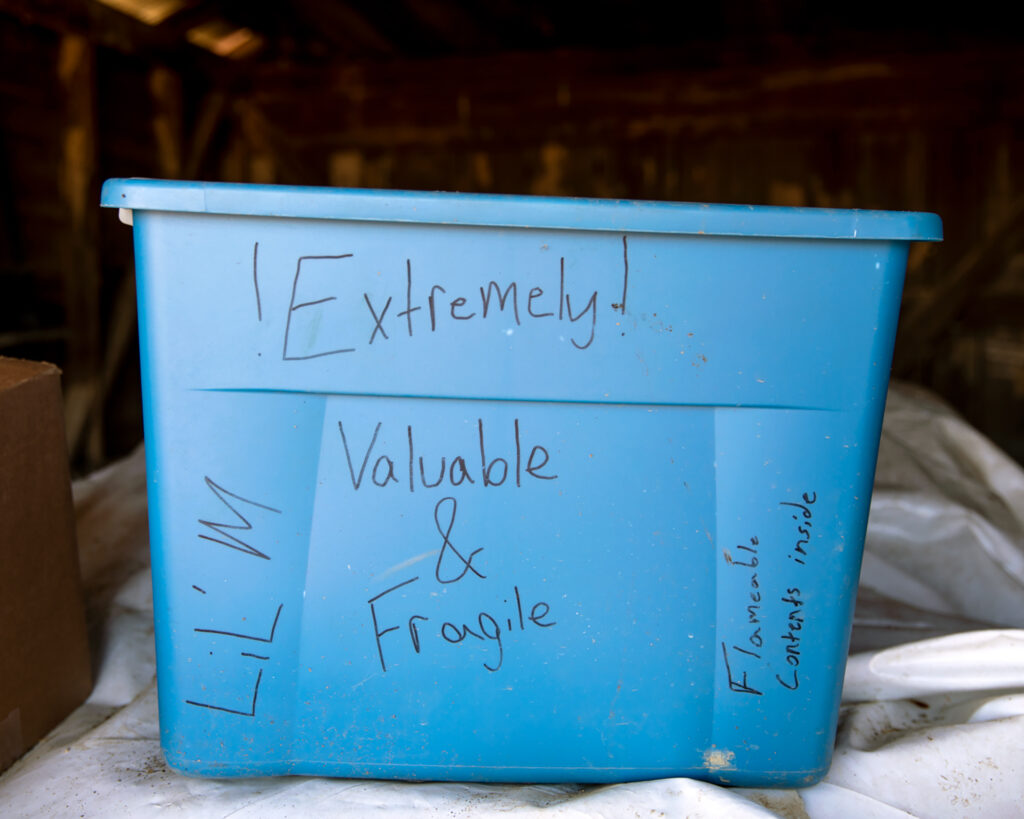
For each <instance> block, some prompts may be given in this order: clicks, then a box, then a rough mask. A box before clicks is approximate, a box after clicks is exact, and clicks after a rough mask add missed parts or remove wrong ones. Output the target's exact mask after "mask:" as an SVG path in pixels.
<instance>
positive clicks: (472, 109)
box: [0, 4, 1024, 468]
mask: <svg viewBox="0 0 1024 819" xmlns="http://www.w3.org/2000/svg"><path fill="white" fill-rule="evenodd" d="M44 5H45V4H44ZM51 5H52V4H51ZM102 30H103V31H107V30H108V29H107V28H104V29H102ZM890 39H891V38H890ZM894 42H898V38H897V39H896V40H894ZM193 51H194V50H193ZM193 51H187V50H186V51H182V52H174V51H173V50H172V51H168V50H167V48H166V46H164V47H163V48H162V49H156V50H152V49H148V48H147V43H146V42H145V41H141V44H140V41H138V40H132V39H131V38H127V39H125V40H124V42H123V43H121V41H120V40H118V39H117V38H116V37H114V36H113V35H110V36H97V35H96V28H95V24H94V25H93V27H92V28H91V29H89V30H88V31H84V32H83V30H82V26H81V24H80V23H76V22H75V21H74V20H70V19H69V18H64V17H61V15H59V14H56V13H55V14H53V15H51V16H49V17H46V18H45V19H44V18H41V17H38V16H36V17H33V16H31V15H29V14H28V13H27V12H26V13H22V14H8V15H6V16H5V14H4V13H3V4H0V182H2V183H3V188H4V197H3V203H2V211H0V217H2V219H0V353H3V352H5V351H6V352H8V353H18V354H24V355H31V356H38V357H46V358H50V359H52V360H56V361H57V362H58V363H60V364H61V365H62V366H63V367H64V368H65V375H66V379H65V381H66V383H65V386H66V390H67V398H68V424H69V427H68V429H69V437H70V440H71V443H72V447H73V450H74V452H75V455H76V463H78V465H79V466H80V467H81V468H86V467H88V466H94V465H96V464H98V463H101V462H102V461H104V460H105V459H107V458H109V457H111V456H113V455H116V454H118V453H120V452H122V451H124V449H125V448H127V447H128V446H130V445H131V444H132V443H133V442H134V441H135V440H137V439H138V437H139V436H140V435H141V431H140V427H139V413H138V398H137V378H138V375H137V370H136V364H135V355H136V352H135V348H134V346H133V345H134V336H133V334H134V326H133V323H132V322H133V320H134V316H133V313H132V309H133V308H132V299H131V293H132V284H133V282H132V274H131V269H132V268H131V259H130V254H131V247H130V231H129V230H128V229H127V228H125V227H123V226H121V225H119V224H117V222H116V217H115V216H114V214H113V213H112V212H103V213H100V212H99V210H98V208H97V207H96V202H97V198H98V184H99V182H100V181H101V179H102V178H104V177H108V176H164V177H184V178H203V179H223V180H234V181H253V182H279V183H289V184H314V185H324V184H329V185H340V186H369V187H382V188H414V189H415V188H418V189H446V190H462V191H493V192H503V193H538V194H558V195H570V196H605V197H628V198H648V199H666V200H686V201H706V202H740V203H753V204H779V205H812V206H827V207H862V208H884V209H913V210H930V211H935V212H938V213H940V214H941V215H942V217H943V219H944V221H945V226H946V235H947V240H946V242H945V243H944V244H943V245H941V246H924V245H922V246H919V247H917V248H915V250H914V252H913V254H912V258H911V272H910V276H909V279H908V284H907V291H906V296H905V300H904V310H903V316H902V327H901V333H900V338H899V341H898V348H897V360H896V368H897V373H898V374H900V375H901V376H903V377H906V378H910V379H912V380H916V381H918V382H920V383H923V384H925V385H926V386H930V387H932V388H934V389H936V390H938V391H939V392H940V393H942V394H943V395H945V396H946V397H947V398H948V399H949V400H950V401H951V402H952V403H953V404H954V405H955V406H957V407H958V408H959V409H960V410H961V411H962V412H964V413H966V414H967V415H968V417H969V418H970V419H971V420H972V421H974V422H975V423H976V424H978V425H979V426H980V427H981V428H982V429H983V430H985V431H986V432H988V433H989V434H990V435H992V436H993V437H994V438H996V439H997V440H998V441H999V442H1000V443H1002V444H1003V445H1004V446H1005V447H1007V448H1008V449H1009V450H1011V451H1012V452H1014V454H1016V455H1017V456H1018V457H1021V456H1022V455H1024V429H1022V425H1021V423H1020V420H1019V419H1020V418H1021V411H1022V409H1024V272H1022V271H1024V255H1022V252H1024V247H1022V239H1021V237H1024V198H1022V197H1024V60H1022V59H1021V58H1022V56H1024V44H1022V45H1021V46H1020V47H1018V46H1016V45H1015V44H1013V43H1012V42H1010V43H1008V42H1007V41H1006V39H1005V38H1003V39H1000V40H998V42H993V43H991V44H986V43H984V42H977V41H975V42H973V43H970V44H967V45H964V44H962V43H961V44H957V45H956V46H955V47H948V46H947V45H946V44H944V43H943V42H937V43H931V44H930V45H928V47H919V48H916V49H915V50H914V51H913V52H912V53H911V52H908V53H903V52H902V51H900V50H899V49H898V48H890V49H889V50H887V51H885V50H882V51H881V52H880V51H879V50H878V49H873V50H865V51H864V53H863V54H858V53H851V52H849V51H847V52H844V53H843V54H842V55H839V56H835V55H830V54H828V53H815V54H808V53H807V52H806V50H800V49H793V50H791V51H788V52H787V51H786V50H785V49H783V50H781V51H777V52H775V53H774V55H773V56H772V57H771V58H770V59H762V60H759V61H751V60H746V61H744V60H725V59H723V60H720V61H717V62H716V61H715V60H704V62H703V63H702V64H701V65H696V66H695V65H691V64H686V63H685V62H684V61H682V60H680V55H679V52H678V50H673V49H672V48H669V47H666V46H664V45H659V46H657V47H649V48H635V47H634V48H630V47H629V46H628V44H627V45H622V44H619V45H618V46H616V47H615V48H606V47H602V48H585V47H575V48H572V49H557V48H556V49H553V50H542V51H536V52H532V53H508V52H505V51H503V50H501V49H500V48H498V49H495V50H494V52H493V53H478V52H474V53H470V54H465V55H455V56H437V57H430V58H426V57H420V58H416V59H412V58H409V57H408V56H403V55H402V54H401V53H399V54H393V55H391V56H389V57H387V58H382V57H381V56H379V55H378V56H375V57H372V58H370V57H368V58H365V59H361V60H349V61H345V62H344V63H341V62H337V61H328V62H324V63H321V64H317V65H315V66H313V65H309V64H301V63H298V62H294V61H291V62H290V61H286V60H274V61H266V62H259V63H252V64H228V63H225V64H221V63H218V61H216V60H213V59H207V58H204V57H201V56H198V55H196V54H194V53H193Z"/></svg>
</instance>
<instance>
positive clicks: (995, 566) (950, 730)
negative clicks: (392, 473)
mask: <svg viewBox="0 0 1024 819" xmlns="http://www.w3.org/2000/svg"><path fill="white" fill-rule="evenodd" d="M144 483H145V481H144V467H143V462H142V457H141V453H136V454H135V455H133V456H132V457H130V458H128V459H127V460H125V461H123V462H121V463H118V464H115V465H114V466H112V467H110V468H108V469H106V470H104V471H103V472H100V473H97V474H96V475H94V476H92V477H90V478H88V479H86V480H84V481H81V482H79V483H78V484H77V485H76V487H75V502H76V510H77V513H78V522H79V541H80V548H81V551H82V570H83V577H84V578H85V583H86V591H87V594H88V597H89V601H90V616H91V619H92V620H93V622H94V623H95V627H94V629H93V631H94V635H93V636H94V643H95V644H96V645H98V646H99V654H98V668H97V674H98V676H97V682H96V687H95V690H94V691H93V693H92V696H91V697H90V698H89V700H88V702H87V703H86V704H85V705H83V706H82V707H81V708H79V709H78V710H77V711H76V712H74V713H73V714H72V715H71V716H70V717H69V718H68V719H67V720H65V722H64V723H63V724H61V725H60V726H59V727H58V728H57V729H55V730H54V731H53V732H52V733H51V734H50V736H49V737H47V738H46V739H45V740H44V741H43V742H42V743H40V744H39V745H38V746H37V747H36V748H35V749H33V750H32V751H31V752H30V753H29V754H27V755H26V756H25V757H23V758H22V759H21V760H20V761H19V762H17V763H16V764H15V765H14V766H13V767H12V768H11V769H10V770H8V771H7V772H6V773H4V774H3V775H2V776H0V816H2V817H49V816H60V817H63V816H85V817H93V816H97V817H140V816H151V815H157V814H159V815H161V816H167V815H173V816H194V817H225V816H233V817H261V819H263V818H264V817H267V818H269V817H315V816H396V817H397V816H410V815H413V814H415V815H418V816H428V817H429V816H445V817H447V816H452V817H455V816H457V817H486V816H502V817H507V816H516V817H522V816H540V817H620V816H638V817H656V816H688V817H703V816H723V817H730V818H732V817H737V818H738V819H742V817H748V816H749V817H755V816H780V817H789V818H790V819H792V818H793V817H814V818H816V817H828V819H835V818H837V817H838V818H840V819H841V817H855V818H856V819H873V818H874V817H897V816H900V817H905V816H921V817H970V816H978V817H1004V816H1005V817H1010V816H1024V471H1022V470H1021V469H1020V467H1019V466H1018V465H1017V464H1015V463H1014V462H1013V461H1011V460H1010V459H1009V458H1008V457H1007V456H1006V455H1004V454H1003V453H1002V452H1001V451H999V450H998V449H997V448H995V447H994V446H993V445H992V444H991V443H990V442H989V441H988V440H986V439H985V438H984V437H983V436H981V435H980V434H979V433H978V432H976V431H975V430H973V429H972V428H970V427H969V426H967V425H966V424H965V423H964V422H963V421H962V420H960V419H959V418H958V417H956V416H955V415H954V414H953V413H952V412H951V411H950V410H949V409H948V408H946V407H945V406H944V405H943V404H941V403H940V402H938V401H937V400H936V399H934V398H933V397H931V396H930V395H928V394H925V393H923V392H920V391H918V390H914V389H912V388H908V387H894V388H893V389H892V390H891V391H890V395H889V402H888V406H887V408H886V416H885V424H884V428H883V434H882V445H881V451H880V454H879V465H878V474H877V478H876V483H875V493H874V498H873V500H872V504H871V518H870V522H869V526H868V541H867V550H866V554H865V560H864V570H863V574H862V577H861V586H860V595H859V598H858V604H857V612H856V615H855V619H854V633H853V651H854V654H853V655H852V656H851V658H850V663H849V667H848V670H847V674H846V681H845V685H844V690H843V699H844V702H845V704H844V707H843V711H842V713H841V716H840V725H839V733H838V737H837V740H836V754H835V759H834V762H833V765H832V769H831V771H830V772H829V774H828V776H827V777H826V779H825V781H824V782H823V783H821V784H819V785H815V786H814V787H811V788H806V789H803V790H799V791H796V790H776V791H769V790H750V789H736V790H728V789H725V788H720V787H717V786H715V785H709V784H707V783H703V782H698V781H694V780H689V779H665V780H657V781H651V782H638V783H630V784H622V785H611V786H601V787H597V786H578V785H472V784H451V783H448V784H444V783H430V784H418V783H417V784H410V783H400V782H376V781H354V780H337V779H323V778H314V777H282V778H260V779H243V780H214V779H190V778H187V777H183V776H179V775H178V774H176V773H174V772H172V771H170V770H169V769H168V768H167V767H166V765H165V764H164V762H163V758H162V757H161V754H160V748H159V733H158V728H157V709H156V696H155V682H154V673H155V662H154V657H153V627H152V596H151V592H150V577H149V571H148V555H147V536H146V520H145V509H146V507H145V485H144Z"/></svg>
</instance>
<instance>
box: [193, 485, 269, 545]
mask: <svg viewBox="0 0 1024 819" xmlns="http://www.w3.org/2000/svg"><path fill="white" fill-rule="evenodd" d="M204 480H205V481H206V485H207V486H208V487H209V488H210V491H211V492H213V494H214V495H216V496H217V498H218V499H219V500H220V502H221V503H223V504H224V505H225V506H226V507H227V508H228V509H230V510H231V512H232V513H233V514H234V516H235V518H237V520H238V521H239V522H238V523H214V522H213V521H210V520H202V519H200V520H199V523H201V524H202V525H203V526H206V527H208V528H210V529H212V530H213V531H215V532H216V533H217V534H218V535H220V536H221V537H219V538H217V537H211V536H210V535H199V537H200V538H202V539H203V540H209V541H212V542H214V543H219V544H220V545H221V546H227V547H228V548H229V549H235V550H236V551H239V552H244V553H245V554H248V555H252V556H253V557H259V558H262V559H263V560H270V557H269V555H267V554H265V553H264V552H261V551H260V550H259V549H257V548H256V547H255V546H253V545H252V544H250V543H248V542H246V541H244V540H242V539H241V538H240V537H237V536H236V535H233V534H231V532H251V531H252V530H253V526H252V523H250V522H249V519H248V518H246V517H245V516H244V515H243V514H242V513H241V512H240V511H238V506H239V504H246V505H248V506H253V507H255V508H257V509H264V510H266V511H268V512H273V513H275V514H277V515H280V514H281V510H280V509H275V508H274V507H272V506H267V505H266V504H264V503H257V502H256V501H254V500H249V499H248V498H243V497H242V496H241V495H236V494H235V493H234V492H229V491H228V490H227V489H225V488H224V487H223V486H221V485H220V484H218V483H216V482H215V481H214V480H213V479H212V478H210V477H209V476H208V475H207V476H206V477H205V478H204ZM228 498H231V499H233V500H234V501H236V502H235V503H233V502H232V501H231V500H228ZM228 530H230V531H228ZM221 538H227V540H222V539H221Z"/></svg>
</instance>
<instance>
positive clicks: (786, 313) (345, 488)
mask: <svg viewBox="0 0 1024 819" xmlns="http://www.w3.org/2000/svg"><path fill="white" fill-rule="evenodd" d="M103 204H104V205H107V206H113V207H124V208H131V209H132V210H133V212H134V230H135V241H136V255H137V279H138V287H139V316H140V330H141V350H142V364H143V381H144V404H145V421H146V456H147V469H148V474H149V493H150V494H149V498H150V516H151V529H152V538H151V543H152V550H153V579H154V596H155V606H156V639H157V652H158V676H159V693H160V722H161V734H162V740H163V747H164V751H165V754H166V756H167V759H168V762H169V763H170V764H171V765H172V766H173V767H175V768H177V769H179V770H181V771H184V772H186V773H191V774H201V775H213V776H250V775H264V774H294V773H304V774H327V775H334V776H353V777H391V778H406V779H435V780H436V779H455V780H490V781H531V782H539V781H579V782H584V781H586V782H603V781H621V780H631V779H647V778H653V777H661V776H696V777H700V778H704V779H708V780H711V781H716V782H722V783H726V784H742V785H803V784H808V783H810V782H813V781H815V780H817V779H818V778H820V777H821V776H822V775H823V774H824V772H825V771H826V770H827V768H828V764H829V760H830V755H831V749H832V744H833V738H834V733H835V728H836V718H837V709H838V701H839V693H840V686H841V683H842V672H843V667H844V663H845V659H846V652H847V644H848V638H849V630H850V622H851V615H852V608H853V599H854V593H855V591H856V587H857V578H858V573H859V567H860V559H861V552H862V548H863V538H864V531H865V526H866V520H867V512H868V503H869V500H870V495H871V484H872V477H873V473H874V465H875V457H876V452H877V445H878V436H879V428H880V423H881V416H882V409H883V405H884V400H885V394H886V386H887V382H888V376H889V365H890V360H891V356H892V347H893V339H894V334H895V329H896V318H897V314H898V311H899V303H900V293H901V288H902V281H903V275H904V269H905V264H906V257H907V248H908V242H909V241H910V240H935V239H938V238H940V233H941V227H940V223H939V221H938V218H937V217H935V216H933V215H931V214H906V213H872V212H865V211H814V210H809V209H800V210H795V209H786V208H744V207H735V206H703V205H675V204H656V203H636V202H615V203H611V202H599V201H576V200H558V199H536V198H528V197H494V196H488V197H477V196H469V195H454V194H421V193H393V192H389V193H384V192H371V191H337V190H326V189H301V188H277V187H267V186H239V185H213V184H199V183H176V182H163V181H145V180H111V181H109V182H108V183H107V184H106V185H105V186H104V190H103Z"/></svg>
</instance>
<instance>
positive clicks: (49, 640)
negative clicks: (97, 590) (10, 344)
mask: <svg viewBox="0 0 1024 819" xmlns="http://www.w3.org/2000/svg"><path fill="white" fill-rule="evenodd" d="M0 635H2V637H3V639H2V640H0V770H3V769H5V768H7V767H9V766H10V765H11V763H13V762H14V760H16V759H17V758H18V757H19V756H21V755H22V754H24V753H25V752H26V751H27V750H28V749H29V748H31V747H32V746H33V745H34V744H35V743H36V742H38V741H39V740H40V739H41V738H42V737H43V736H44V735H45V734H46V733H47V732H48V731H50V729H51V728H53V727H54V726H55V725H57V723H59V722H60V721H61V720H62V719H64V717H65V716H67V714H68V713H69V712H71V711H72V710H73V709H74V708H76V707H77V706H78V705H79V704H81V702H82V701H83V700H84V699H85V698H86V696H88V694H89V691H90V689H91V686H92V678H91V671H90V661H89V646H88V641H87V637H86V627H85V610H84V605H83V600H82V590H81V581H80V577H79V572H78V554H77V551H76V548H75V521H74V513H73V509H72V503H71V484H70V477H69V474H68V463H67V447H66V445H65V442H64V421H63V409H62V405H61V390H60V370H58V369H57V368H56V367H55V366H53V365H52V364H44V363H41V362H35V361H20V360H17V359H12V358H3V357H0Z"/></svg>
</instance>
